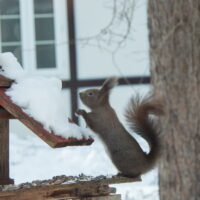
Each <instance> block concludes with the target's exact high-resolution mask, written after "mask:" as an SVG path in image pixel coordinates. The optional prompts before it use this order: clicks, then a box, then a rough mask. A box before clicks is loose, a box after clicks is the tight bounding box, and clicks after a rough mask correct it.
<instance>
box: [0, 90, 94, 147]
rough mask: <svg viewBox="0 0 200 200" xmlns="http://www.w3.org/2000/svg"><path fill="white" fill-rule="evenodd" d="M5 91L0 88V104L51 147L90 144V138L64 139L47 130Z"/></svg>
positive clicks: (91, 140)
mask: <svg viewBox="0 0 200 200" xmlns="http://www.w3.org/2000/svg"><path fill="white" fill-rule="evenodd" d="M5 91H6V90H5V89H4V88H0V105H1V106H2V107H3V108H4V109H5V110H7V111H8V112H9V113H10V114H11V115H13V116H14V117H15V118H17V119H19V120H20V121H21V122H22V123H23V124H24V125H26V126H27V127H28V128H29V129H30V130H32V131H33V132H34V133H35V134H36V135H37V136H38V137H40V138H41V139H42V140H43V141H44V142H46V143H47V144H48V145H49V146H51V147H52V148H59V147H65V146H77V145H90V144H91V143H92V142H93V139H92V138H90V139H81V140H78V139H76V138H69V139H64V138H62V137H60V136H57V135H54V134H52V133H50V132H48V131H47V130H45V129H44V128H43V126H42V124H41V123H39V122H38V121H36V120H35V119H33V118H32V117H30V116H29V115H27V114H26V113H25V112H24V111H23V110H22V109H21V108H20V107H19V106H17V105H16V104H14V103H13V102H12V101H11V99H10V97H9V96H7V95H6V94H5ZM66 123H67V122H66Z"/></svg>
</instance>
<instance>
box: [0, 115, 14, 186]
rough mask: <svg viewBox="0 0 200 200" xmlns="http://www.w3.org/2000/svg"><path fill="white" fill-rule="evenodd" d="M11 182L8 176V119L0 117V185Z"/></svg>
mask: <svg viewBox="0 0 200 200" xmlns="http://www.w3.org/2000/svg"><path fill="white" fill-rule="evenodd" d="M13 183H14V181H13V180H12V179H10V178H9V121H8V119H0V185H7V184H13Z"/></svg>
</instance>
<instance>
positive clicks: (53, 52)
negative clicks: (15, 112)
mask: <svg viewBox="0 0 200 200" xmlns="http://www.w3.org/2000/svg"><path fill="white" fill-rule="evenodd" d="M0 50H1V52H8V51H9V52H13V53H14V54H15V56H16V57H17V58H18V61H19V62H20V63H21V64H22V66H23V68H24V69H25V70H26V71H27V72H28V73H30V74H33V75H43V76H56V77H58V78H60V79H61V80H62V82H63V93H64V94H65V97H66V116H69V117H71V118H73V119H74V121H75V122H77V123H79V124H80V126H85V123H84V122H83V120H81V119H77V118H76V117H75V116H74V112H75V111H76V109H77V108H85V107H84V106H83V105H82V104H81V102H80V101H79V99H78V95H77V94H78V92H79V91H81V90H83V89H85V88H91V87H99V86H100V85H101V84H102V82H103V81H104V80H105V78H107V77H109V76H117V77H119V79H120V85H119V86H118V87H117V88H115V89H114V90H113V92H112V94H111V99H110V102H111V105H112V106H113V107H114V109H115V110H116V111H117V114H118V116H119V118H120V120H121V121H122V122H123V123H124V124H126V122H125V121H124V117H123V112H124V109H125V107H126V104H127V102H128V100H129V99H130V97H131V96H132V95H134V94H135V93H136V92H139V93H141V95H142V94H145V93H147V92H148V91H149V90H150V89H151V88H150V85H149V82H150V72H149V52H148V50H149V43H148V28H147V1H146V0H127V1H125V2H124V1H123V0H113V1H109V0H84V1H83V0H0ZM22 95H25V94H22ZM38 98H39V97H38ZM41 106H42V105H41ZM85 109H86V108H85ZM132 134H134V133H132ZM94 137H95V136H94ZM136 137H137V136H136ZM137 140H138V141H139V143H140V144H141V145H142V147H143V148H144V150H145V151H148V145H147V144H146V142H145V141H144V140H142V139H141V138H137ZM10 164H11V169H10V173H11V178H14V179H15V183H22V182H27V181H32V180H37V179H47V178H51V177H53V176H55V175H62V174H65V175H78V174H80V173H84V174H86V175H94V176H96V175H102V174H103V175H107V174H116V173H117V170H116V169H115V167H114V166H113V165H112V163H111V161H110V160H109V158H108V156H107V155H106V153H105V150H104V147H103V145H102V144H101V142H100V141H99V140H98V138H96V139H95V142H94V143H93V144H92V145H91V146H88V147H67V148H61V149H51V148H50V147H49V146H47V145H46V144H45V143H43V142H42V141H41V140H40V139H39V138H38V137H36V136H35V135H34V134H33V133H31V132H30V131H29V130H28V129H27V128H26V127H24V126H23V125H22V124H21V123H20V122H17V121H16V120H12V121H11V123H10ZM142 179H143V181H142V182H141V183H132V184H121V185H117V193H121V194H122V195H123V199H127V200H128V199H131V200H134V199H137V200H139V199H154V200H156V199H158V186H157V170H154V171H152V172H150V173H148V174H147V175H144V176H143V177H142Z"/></svg>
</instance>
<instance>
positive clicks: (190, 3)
mask: <svg viewBox="0 0 200 200" xmlns="http://www.w3.org/2000/svg"><path fill="white" fill-rule="evenodd" d="M148 22H149V23H148V25H149V38H150V60H151V71H152V83H153V85H154V88H155V93H156V94H157V95H159V96H160V95H162V97H163V101H164V105H165V108H166V111H165V112H166V114H165V116H164V118H162V119H161V120H160V122H161V128H162V138H163V140H164V144H163V149H164V152H163V159H162V161H161V164H160V166H159V168H160V172H159V178H160V181H159V184H160V199H161V200H168V199H169V200H172V199H173V200H198V199H200V0H176V1H175V0H163V1H160V0H149V2H148Z"/></svg>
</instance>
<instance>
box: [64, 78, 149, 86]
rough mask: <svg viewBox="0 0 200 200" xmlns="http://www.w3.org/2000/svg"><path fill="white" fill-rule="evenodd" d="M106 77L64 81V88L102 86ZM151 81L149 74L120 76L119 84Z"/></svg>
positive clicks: (137, 83) (147, 82) (136, 83)
mask: <svg viewBox="0 0 200 200" xmlns="http://www.w3.org/2000/svg"><path fill="white" fill-rule="evenodd" d="M105 79H106V78H100V79H99V78H98V79H84V80H77V82H76V83H74V82H72V81H62V86H63V88H70V87H76V88H81V87H94V86H100V85H102V83H103V82H104V81H105ZM149 83H150V77H149V76H136V77H127V78H126V79H124V78H119V85H127V86H128V84H131V85H134V84H135V85H139V84H149Z"/></svg>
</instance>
